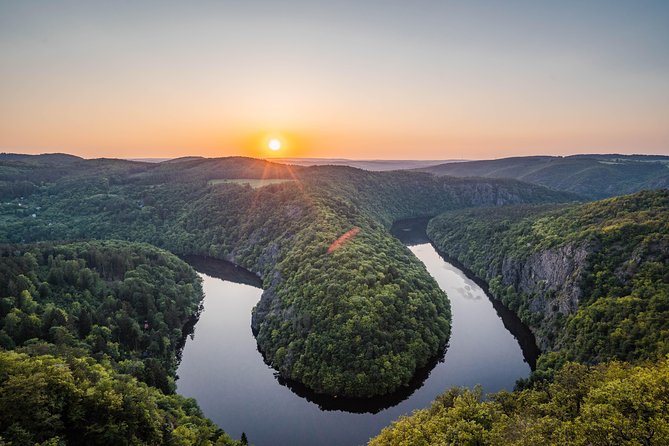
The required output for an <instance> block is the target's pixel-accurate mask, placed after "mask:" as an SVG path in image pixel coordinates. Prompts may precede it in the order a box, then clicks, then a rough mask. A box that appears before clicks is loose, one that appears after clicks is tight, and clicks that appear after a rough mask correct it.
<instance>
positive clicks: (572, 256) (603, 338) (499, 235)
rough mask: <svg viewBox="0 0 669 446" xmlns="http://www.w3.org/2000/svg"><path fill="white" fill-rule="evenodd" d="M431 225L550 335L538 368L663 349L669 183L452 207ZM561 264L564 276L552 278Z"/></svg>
mask: <svg viewBox="0 0 669 446" xmlns="http://www.w3.org/2000/svg"><path fill="white" fill-rule="evenodd" d="M428 233H429V235H430V237H431V238H432V240H434V241H435V243H436V244H437V246H438V247H439V248H440V249H442V250H443V251H444V252H446V253H448V254H449V255H452V256H454V257H455V258H457V259H458V260H459V261H460V262H462V263H463V264H464V265H466V266H467V267H468V268H469V269H471V270H472V271H473V272H474V273H476V274H477V275H479V277H481V278H484V279H486V280H487V281H488V282H489V284H490V289H491V291H492V292H493V294H494V295H495V296H497V297H498V298H500V299H501V300H502V301H503V302H504V303H505V304H506V305H507V306H509V307H510V308H511V309H513V310H514V311H515V312H517V313H518V314H519V315H520V317H521V318H522V319H523V320H524V321H525V322H526V323H528V324H529V325H530V327H531V328H533V330H534V331H535V333H537V335H538V336H539V337H540V338H542V339H544V340H545V341H546V342H545V345H546V346H547V348H548V349H549V350H553V351H554V352H553V353H551V354H548V355H544V356H543V357H542V358H540V360H539V364H540V366H543V367H544V368H553V367H555V366H556V365H559V363H561V362H564V361H565V360H576V361H579V362H586V363H596V362H601V361H605V360H610V359H620V360H625V361H634V360H638V359H654V358H658V357H662V356H663V355H666V354H667V353H669V191H667V190H661V191H655V192H640V193H637V194H634V195H629V196H623V197H617V198H612V199H607V200H602V201H598V202H594V203H588V204H582V205H572V206H566V207H558V208H556V209H552V208H550V207H549V208H546V207H535V208H528V207H512V208H508V209H507V208H499V209H494V210H492V209H491V210H485V211H483V210H477V211H463V212H451V213H446V214H443V215H441V216H440V217H438V218H436V219H434V220H432V221H431V222H430V225H429V228H428ZM551 259H555V262H557V263H555V264H552V263H550V260H551ZM565 267H567V268H570V272H571V273H570V275H569V276H567V277H566V278H564V280H556V278H552V277H551V273H552V272H554V270H555V269H557V268H565ZM523 277H529V278H530V279H529V280H525V279H523ZM559 279H563V278H562V277H560V278H559ZM551 281H552V282H551ZM533 284H538V286H537V287H533V286H534V285H533Z"/></svg>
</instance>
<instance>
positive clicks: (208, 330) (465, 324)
mask: <svg viewBox="0 0 669 446" xmlns="http://www.w3.org/2000/svg"><path fill="white" fill-rule="evenodd" d="M393 233H394V234H395V235H396V236H397V237H399V238H400V239H401V240H402V241H404V242H405V243H406V244H407V245H408V246H409V248H410V249H411V251H412V252H413V253H414V254H415V255H416V256H417V257H418V258H419V259H420V260H421V261H422V262H423V263H424V264H425V266H426V267H427V270H428V271H429V272H430V274H431V275H432V276H433V277H434V278H435V279H436V281H437V282H438V283H439V286H440V287H441V288H442V289H443V290H444V291H446V293H447V294H448V297H449V299H450V301H451V308H452V313H453V329H452V335H451V339H450V343H449V346H448V349H447V351H446V354H445V355H444V356H443V357H441V358H435V361H434V363H433V364H432V365H431V366H430V367H428V368H426V369H425V370H422V371H420V373H418V374H417V376H416V378H415V380H414V382H413V383H412V385H411V386H410V387H409V388H407V389H405V390H404V391H402V392H398V393H397V394H395V395H391V396H389V397H384V398H377V399H372V400H363V401H355V400H353V401H351V400H341V399H332V398H327V397H322V396H319V395H314V394H313V393H312V392H309V391H308V390H307V389H304V388H301V387H300V386H299V385H295V384H292V383H286V382H285V381H284V380H282V379H279V378H278V377H277V375H276V372H275V371H274V370H273V369H272V368H270V367H269V366H267V364H265V363H264V361H263V358H262V355H261V354H260V352H259V351H258V349H257V344H256V341H255V338H254V337H253V334H252V333H251V309H252V308H253V307H254V305H255V304H256V303H257V302H258V300H259V299H260V295H261V293H262V290H261V289H260V288H258V286H259V285H260V283H259V280H258V279H257V278H256V277H255V276H253V275H252V274H250V273H248V272H246V271H244V270H242V269H241V268H236V267H234V266H232V265H231V264H229V263H226V262H221V261H216V260H211V259H202V258H199V259H198V258H192V259H189V261H190V262H191V264H192V265H193V267H194V268H195V269H196V270H198V271H199V272H200V274H201V276H202V278H203V280H204V283H203V285H204V292H205V298H204V311H203V312H202V314H201V316H200V319H199V321H198V322H197V324H196V326H195V332H194V335H193V336H192V337H189V338H188V339H187V340H186V344H185V347H184V350H183V355H182V361H181V365H180V367H179V369H178V371H177V374H178V376H179V380H178V381H177V386H178V393H180V394H182V395H184V396H188V397H193V398H196V399H197V401H198V403H199V405H200V407H201V408H202V410H203V412H204V414H205V415H206V416H207V417H209V418H211V419H212V420H213V421H214V422H215V423H217V424H218V425H219V426H221V427H222V428H223V429H224V430H225V431H226V432H228V433H229V434H230V435H232V436H233V437H235V438H239V437H240V436H241V433H242V432H246V434H247V436H248V438H249V442H251V443H253V444H254V445H256V446H267V445H292V446H300V445H305V446H306V445H316V444H317V445H359V444H365V443H366V442H367V440H368V439H369V438H370V437H373V436H375V435H376V434H378V433H379V432H380V430H381V429H382V428H383V427H384V426H387V425H388V424H390V422H391V421H392V420H394V419H396V418H397V417H398V416H400V415H402V414H407V413H410V412H411V411H413V410H414V409H419V408H423V407H426V406H428V405H429V404H430V402H431V401H432V400H433V399H434V398H435V397H436V396H437V395H439V394H440V393H442V392H443V391H444V390H446V389H447V388H448V387H450V386H468V387H473V386H475V385H476V384H481V385H482V386H483V390H484V392H486V393H487V392H495V391H498V390H501V389H507V390H512V389H513V386H514V383H515V381H516V380H517V379H518V378H522V377H526V376H527V375H528V374H529V372H530V366H529V363H533V361H534V359H535V355H536V347H535V346H534V344H533V338H532V337H531V335H530V334H529V332H528V331H527V329H526V328H525V327H524V326H523V325H522V324H520V322H519V321H518V320H517V318H515V316H514V315H513V314H511V313H510V312H508V310H505V309H504V308H503V307H500V305H499V304H496V305H495V306H493V304H492V303H491V301H490V300H489V299H488V297H487V295H486V293H485V292H484V290H483V289H481V287H479V286H478V285H477V284H476V283H475V282H474V281H473V280H470V279H469V278H468V277H467V276H466V275H465V274H464V273H463V272H462V271H461V270H460V269H458V268H456V267H455V266H454V265H452V264H451V263H449V262H447V261H445V260H444V259H443V258H442V257H441V256H440V255H439V253H437V251H435V249H434V247H433V246H432V245H431V244H430V243H429V242H428V241H427V239H426V238H425V236H424V222H418V223H416V222H404V224H402V223H400V224H397V225H396V226H395V227H394V228H393ZM521 345H522V346H523V348H522V349H521ZM523 352H525V353H524V354H523ZM525 357H527V359H526V358H525Z"/></svg>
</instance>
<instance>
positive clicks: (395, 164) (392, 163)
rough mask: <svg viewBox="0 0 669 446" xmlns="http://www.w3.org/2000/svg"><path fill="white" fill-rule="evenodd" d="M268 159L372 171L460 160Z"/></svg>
mask: <svg viewBox="0 0 669 446" xmlns="http://www.w3.org/2000/svg"><path fill="white" fill-rule="evenodd" d="M268 161H273V162H276V163H284V164H297V165H299V166H350V167H357V168H358V169H365V170H372V171H382V170H403V169H419V168H423V167H429V166H435V165H439V164H443V163H446V162H448V163H456V162H458V160H349V159H345V158H271V159H269V160H268Z"/></svg>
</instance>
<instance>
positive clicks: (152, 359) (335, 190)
mask: <svg viewBox="0 0 669 446" xmlns="http://www.w3.org/2000/svg"><path fill="white" fill-rule="evenodd" d="M249 179H253V180H254V181H253V182H246V183H245V182H244V181H241V180H249ZM267 179H272V180H277V179H281V180H288V181H285V182H280V183H278V182H276V181H267V182H265V183H263V181H264V180H267ZM229 180H233V181H229ZM234 180H237V181H234ZM0 182H1V184H0V186H1V187H0V196H1V197H2V198H1V199H2V201H1V202H0V242H2V243H4V245H3V246H2V248H1V249H0V253H1V255H2V257H0V260H2V263H0V274H1V275H2V278H3V280H2V281H0V287H1V289H0V291H1V292H0V299H1V301H0V316H1V317H2V322H1V324H2V325H0V349H1V350H2V353H1V354H2V357H1V359H0V380H2V381H1V382H0V404H6V405H7V406H5V407H9V405H12V404H17V403H15V401H16V399H17V398H19V395H27V396H26V398H27V401H30V399H31V398H32V399H34V400H35V401H36V402H35V404H33V405H32V406H31V407H33V409H31V410H34V411H35V413H31V412H30V411H28V412H26V413H29V414H31V415H29V416H26V417H25V418H22V417H21V416H19V415H17V414H6V415H5V416H7V417H9V418H7V419H6V420H5V419H3V420H2V423H0V425H1V426H3V428H4V429H5V430H4V431H3V433H2V434H0V435H2V436H3V438H5V439H8V438H9V439H12V440H14V441H15V444H35V443H45V444H58V439H61V440H63V441H66V442H68V444H69V443H73V444H78V443H76V441H77V440H74V438H83V437H82V435H84V433H82V432H79V431H76V428H78V427H77V426H79V425H81V424H82V421H81V420H82V419H83V418H82V417H83V415H81V414H82V413H84V412H86V411H88V410H89V409H88V407H89V406H88V405H89V404H93V403H92V402H86V401H87V400H86V398H84V397H82V396H81V395H82V392H83V393H84V394H86V395H89V394H95V393H96V392H98V391H100V392H103V391H105V392H108V393H109V392H111V393H109V395H110V396H109V397H110V398H112V397H113V398H114V401H117V403H114V404H115V405H114V404H111V403H110V404H109V405H108V406H109V407H108V408H107V411H104V410H102V409H101V408H99V407H98V408H97V409H91V413H93V414H97V415H94V418H93V419H92V420H91V421H90V422H87V423H88V424H87V427H90V429H89V430H88V431H86V433H85V435H89V436H90V437H88V438H90V439H91V441H90V442H94V443H103V444H117V443H118V439H119V438H126V439H127V438H136V439H137V441H136V442H138V443H149V444H158V443H165V444H229V443H230V442H232V440H230V439H229V438H228V437H227V436H225V435H224V433H223V432H222V431H219V430H217V428H216V427H215V426H213V425H212V424H211V423H210V422H209V421H207V420H205V419H203V418H202V417H201V415H200V414H199V411H198V409H197V406H196V405H195V403H194V402H192V401H188V400H184V399H182V398H179V397H177V396H175V395H172V394H171V393H172V392H173V390H174V372H175V369H176V365H177V363H178V350H179V347H180V345H181V344H180V342H181V341H182V339H183V335H184V326H186V325H187V323H188V321H190V320H192V318H193V317H195V316H196V315H197V313H198V310H199V302H200V299H201V289H200V286H199V281H198V280H197V276H196V275H195V273H194V272H193V270H192V269H191V268H190V267H189V266H188V265H187V264H185V263H183V262H182V261H181V260H179V259H178V258H176V257H175V256H174V255H172V254H170V253H168V252H167V251H163V249H166V250H168V251H171V252H172V253H175V254H178V255H182V256H186V255H207V256H211V257H214V258H219V259H223V260H230V261H233V262H234V263H237V264H239V265H241V266H243V267H245V268H247V269H249V270H251V271H253V272H255V273H257V274H258V275H259V276H260V277H261V278H262V281H263V289H264V292H263V295H262V298H261V300H260V302H259V303H258V305H257V306H256V308H255V309H254V312H253V318H252V329H253V330H254V333H255V334H256V339H257V341H258V346H259V348H260V350H261V351H262V352H263V355H264V357H265V359H266V361H267V362H268V363H269V364H271V365H272V366H273V367H274V368H276V369H277V370H279V372H280V373H281V375H282V376H283V377H286V378H291V379H293V380H296V381H299V382H301V383H303V384H305V385H306V386H307V387H309V388H311V389H313V390H315V391H317V392H321V393H326V394H330V395H335V396H355V397H370V396H374V395H381V394H387V393H389V392H392V391H394V390H396V389H398V388H400V387H402V386H403V385H406V384H407V383H408V382H409V381H410V380H411V377H412V376H413V375H414V373H415V371H416V370H417V369H418V368H420V367H421V366H423V365H425V364H426V363H428V362H429V361H430V359H432V358H434V357H435V356H436V355H438V354H439V353H440V352H442V351H443V349H444V348H445V346H446V345H447V342H448V338H449V333H450V309H449V302H448V299H447V297H446V295H445V294H444V293H443V291H441V289H440V288H439V287H438V286H437V284H436V282H435V281H434V280H433V279H432V277H431V276H430V275H429V274H428V273H427V271H426V269H425V267H424V266H423V265H422V263H420V262H419V261H418V260H417V259H416V258H415V257H414V256H413V255H412V254H411V252H410V251H409V250H408V249H407V248H406V247H405V246H403V245H402V243H401V242H399V240H397V239H395V238H394V237H392V236H391V235H390V234H389V232H388V228H389V227H390V226H391V224H392V223H393V222H394V221H396V220H399V219H403V218H411V217H431V216H434V215H437V214H440V215H439V216H438V217H436V218H434V219H432V220H431V222H430V224H429V227H428V234H429V236H430V238H431V239H432V240H433V241H434V243H435V244H436V245H437V246H438V247H439V248H440V249H441V250H442V251H443V252H445V253H447V254H448V255H450V256H452V257H454V258H456V259H457V260H459V261H460V262H461V263H463V264H464V265H465V266H466V267H467V268H469V269H470V270H472V271H473V272H474V273H475V274H477V275H478V276H479V277H481V278H483V279H485V280H486V281H487V282H488V283H489V285H490V290H491V292H492V293H493V295H494V296H495V297H496V298H498V299H500V300H502V301H503V302H504V303H505V304H506V305H507V306H508V307H509V308H511V309H512V310H513V311H514V312H516V313H517V314H518V315H519V316H520V317H521V319H522V320H523V321H524V322H525V323H526V324H528V326H530V328H531V329H532V330H533V332H534V333H535V335H536V336H537V339H538V341H539V343H540V346H541V347H542V350H544V351H545V353H544V354H543V355H542V356H541V358H540V360H539V370H538V371H537V372H536V373H535V374H533V375H532V377H531V379H530V380H528V381H525V382H522V383H520V384H521V388H522V389H524V390H518V392H517V393H514V394H499V395H496V396H494V397H492V398H491V399H490V400H483V399H482V396H481V395H480V394H479V393H477V392H476V391H464V390H457V389H455V390H451V391H448V392H447V393H446V394H445V395H444V396H443V397H442V398H440V400H439V401H437V402H436V403H435V406H434V407H433V408H432V409H428V410H426V411H423V412H419V413H417V414H416V415H415V416H414V417H410V418H406V419H402V420H401V421H400V422H399V423H398V424H397V425H396V426H395V427H393V428H391V429H389V430H386V431H384V433H383V434H382V435H381V436H380V437H379V438H378V439H376V440H374V441H375V442H378V443H377V444H420V443H410V442H409V441H410V439H412V438H413V439H415V438H418V437H416V433H415V431H412V429H413V430H415V429H419V430H421V431H425V432H424V440H425V443H424V444H440V443H439V442H441V443H444V442H445V443H446V444H449V443H450V444H460V443H469V444H499V442H500V441H501V440H500V439H505V440H504V441H507V440H508V441H507V442H508V443H510V444H513V442H514V441H515V442H516V443H517V444H532V441H534V442H536V441H538V440H537V439H539V438H541V439H549V440H550V441H552V442H553V443H555V444H560V443H561V442H564V441H566V440H569V441H572V442H574V443H576V444H578V441H580V439H581V438H584V437H583V436H584V435H586V434H588V432H591V433H592V435H593V438H600V437H597V436H601V438H608V441H609V442H614V443H615V439H616V438H618V437H615V435H621V436H623V437H621V438H630V439H631V440H629V441H630V442H633V441H636V439H642V438H649V437H648V436H649V435H650V436H651V437H650V438H652V439H653V442H656V441H657V439H658V438H659V439H663V438H665V437H663V435H665V434H666V433H665V432H664V431H663V430H662V428H661V426H662V425H663V423H665V422H666V420H664V419H663V418H662V417H663V416H664V417H666V410H663V409H657V407H666V401H664V400H663V399H662V395H666V392H665V390H664V389H666V382H667V372H666V371H667V365H666V361H664V360H662V359H661V358H663V355H666V354H667V353H669V351H668V345H669V342H668V340H667V333H669V330H668V327H667V325H666V324H667V322H666V321H667V320H669V318H668V317H667V316H669V315H668V314H667V312H668V311H669V310H668V308H669V307H667V300H668V299H667V296H668V295H669V292H668V290H667V283H669V280H668V277H667V260H668V259H667V253H668V252H669V239H667V234H669V232H668V228H667V224H668V223H667V222H668V221H669V218H668V217H669V215H667V209H669V207H668V204H669V203H668V202H669V193H668V192H667V191H658V192H642V193H638V194H636V195H634V196H628V197H620V198H614V199H610V200H605V201H601V202H594V203H587V204H579V203H578V200H579V196H578V195H575V194H572V193H569V192H559V191H554V190H550V189H547V188H545V187H541V186H537V185H531V184H527V183H522V182H519V181H516V180H513V179H474V178H451V177H438V176H434V175H431V174H428V173H421V172H366V171H362V170H358V169H354V168H349V167H342V166H321V167H300V166H285V165H279V164H272V163H268V162H264V161H260V160H253V159H248V158H239V157H235V158H222V159H213V160H212V159H203V158H187V159H181V160H173V161H170V162H164V163H159V164H148V163H139V162H131V161H121V160H106V159H100V160H82V159H79V158H76V157H69V156H67V155H52V156H48V157H45V158H40V157H35V158H33V157H25V156H23V157H22V156H18V157H12V156H10V157H6V156H5V157H3V158H1V159H0ZM155 246H157V247H160V248H156V247H155ZM616 359H617V360H624V361H631V362H634V363H637V365H628V364H624V363H620V364H618V363H609V364H606V365H600V366H593V367H590V366H586V365H579V364H578V363H585V364H596V363H603V362H605V361H609V360H616ZM570 361H576V362H578V363H573V362H570ZM639 361H641V362H639ZM644 361H656V362H655V363H653V362H644ZM663 361H664V362H663ZM36 371H39V372H38V373H37V372H36ZM35 376H39V377H40V380H41V379H43V380H44V381H39V382H38V383H37V384H35V385H34V386H32V387H31V385H32V384H30V383H31V381H30V379H37V378H35ZM646 378H648V382H647V383H646V384H643V386H644V387H643V389H641V390H642V391H639V395H645V396H644V398H645V400H636V399H628V400H623V399H621V400H619V401H610V402H609V403H607V404H608V405H603V404H604V403H602V401H603V399H606V400H608V399H610V398H609V394H608V393H606V392H611V391H613V390H611V389H612V388H614V387H615V386H619V387H620V389H622V390H624V391H625V392H627V391H630V392H631V391H632V390H629V389H630V388H633V385H634V383H635V382H637V381H642V379H646ZM570 380H572V381H573V380H576V381H578V382H579V383H582V386H581V387H579V389H580V390H579V391H578V392H580V393H578V395H574V394H573V393H569V392H571V391H572V390H574V389H569V388H568V387H569V386H568V385H566V384H564V383H565V382H571V381H570ZM53 382H57V383H60V384H58V385H59V386H61V387H58V388H59V389H60V388H62V393H59V394H58V395H62V396H59V398H58V399H57V400H54V401H53V402H51V401H50V400H49V399H48V398H46V399H45V398H44V389H45V388H46V387H47V386H48V387H51V386H53V385H55V384H53ZM644 383H645V381H644ZM14 386H16V387H14ZM630 386H632V387H630ZM663 386H664V387H663ZM28 387H31V388H30V392H33V393H30V392H28V390H26V388H28ZM105 389H115V390H105ZM653 389H659V390H653ZM574 391H575V390H574ZM113 392H118V393H119V396H113ZM663 392H664V393H663ZM126 393H127V395H128V396H127V398H126V399H124V398H125V397H124V396H123V395H125V394H126ZM101 398H103V397H101ZM630 398H631V397H630ZM140 399H141V400H142V402H140V401H139V400H140ZM144 400H145V401H144ZM575 401H576V403H574V402H575ZM639 401H648V402H649V404H651V405H654V406H653V407H651V408H650V409H648V410H646V409H643V410H642V409H639V410H641V411H642V412H641V413H639V414H638V415H635V413H636V412H634V411H630V410H627V409H625V407H627V406H626V405H629V404H632V405H638V404H641V403H639ZM37 402H39V404H38V403H37ZM570 404H576V405H577V406H576V407H575V408H573V407H572V408H571V409H570V407H571V406H570ZM82 405H83V406H82ZM662 405H664V406H662ZM562 406H564V407H563V408H561V407H562ZM82 407H83V408H82ZM119 407H123V408H124V409H123V410H124V411H126V410H127V411H128V412H130V413H132V411H133V410H141V411H142V416H143V417H145V418H143V419H145V420H146V423H144V424H146V425H148V426H154V427H155V429H154V428H150V429H148V430H145V431H141V432H139V431H137V432H135V431H134V429H139V427H138V426H139V425H137V424H133V423H130V422H126V421H124V420H123V415H122V414H120V413H119V412H118V408H119ZM70 408H72V410H70ZM96 410H99V411H100V412H99V413H98V412H96ZM560 410H562V411H563V412H560ZM565 411H567V412H568V413H567V412H565ZM597 411H603V413H605V415H606V417H611V418H606V417H604V416H603V415H602V417H603V419H610V420H612V419H616V420H619V421H620V423H623V424H625V423H631V421H630V420H637V421H639V422H638V423H637V424H638V429H637V430H634V429H633V428H630V427H629V426H628V425H627V424H625V425H624V426H623V425H620V426H619V427H615V429H616V430H615V432H613V433H611V432H609V431H606V430H605V429H604V427H603V426H604V425H603V424H602V425H598V426H599V427H596V426H595V425H594V424H593V429H595V427H596V428H597V429H600V428H601V429H600V430H599V431H596V430H592V431H587V430H583V429H585V428H586V427H587V424H588V423H589V421H588V420H590V418H588V417H594V416H595V414H597V413H598V412H597ZM12 417H16V418H12ZM77 417H78V418H77ZM146 417H148V418H146ZM635 417H636V418H635ZM30 420H34V421H35V423H36V424H34V425H32V424H23V423H29V422H30ZM644 423H645V424H644ZM609 424H610V423H609ZM101 426H105V427H101ZM655 426H660V427H655ZM602 429H604V430H602ZM630 429H632V431H630ZM407 432H409V433H407ZM95 435H101V436H99V437H95ZM103 435H108V436H109V437H104V436H103ZM114 435H117V436H114ZM421 435H422V434H421ZM444 435H446V436H444ZM644 436H645V437H644ZM421 438H423V437H421ZM531 439H533V440H532V441H530V440H531ZM565 439H566V440H565ZM133 441H134V440H133ZM217 441H218V443H216V442H217ZM403 441H404V443H402V442H403ZM597 441H599V440H597ZM640 441H641V440H640ZM48 442H51V443H48ZM523 442H524V443H523ZM651 443H652V442H651ZM232 444H234V443H232ZM595 444H605V443H604V440H601V441H600V443H595ZM642 444H643V442H642ZM653 444H654V443H653Z"/></svg>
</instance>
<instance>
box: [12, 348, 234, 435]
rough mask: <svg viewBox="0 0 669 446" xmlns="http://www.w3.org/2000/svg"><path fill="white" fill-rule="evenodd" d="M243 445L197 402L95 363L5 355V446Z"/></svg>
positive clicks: (52, 357)
mask: <svg viewBox="0 0 669 446" xmlns="http://www.w3.org/2000/svg"><path fill="white" fill-rule="evenodd" d="M3 440H4V441H7V442H9V444H11V445H12V446H33V445H35V444H41V445H45V446H46V445H49V446H57V445H66V444H67V445H82V446H85V445H91V444H95V445H110V446H111V445H174V446H177V445H178V446H189V445H193V446H195V445H198V446H206V445H221V446H222V445H230V446H232V445H240V444H241V443H240V442H238V441H233V440H232V439H231V438H230V437H229V436H227V435H226V434H225V433H224V432H223V431H221V430H220V429H219V428H217V427H216V426H215V425H214V424H213V423H212V422H211V421H209V420H207V419H206V418H203V417H202V414H201V413H200V410H199V408H198V407H197V404H196V403H195V401H194V400H192V399H187V398H183V397H181V396H178V395H165V394H163V393H162V392H160V391H159V390H156V389H154V388H152V387H149V386H147V385H146V384H144V383H141V382H138V381H137V380H136V379H135V378H133V377H131V376H129V375H123V374H119V373H117V372H115V371H114V370H112V369H111V368H110V367H108V366H104V365H102V364H100V363H98V362H96V361H95V360H94V359H92V358H74V357H69V358H60V357H54V356H50V355H43V356H34V357H30V356H28V355H26V354H19V353H16V352H2V351H0V444H6V443H4V441H3Z"/></svg>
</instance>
